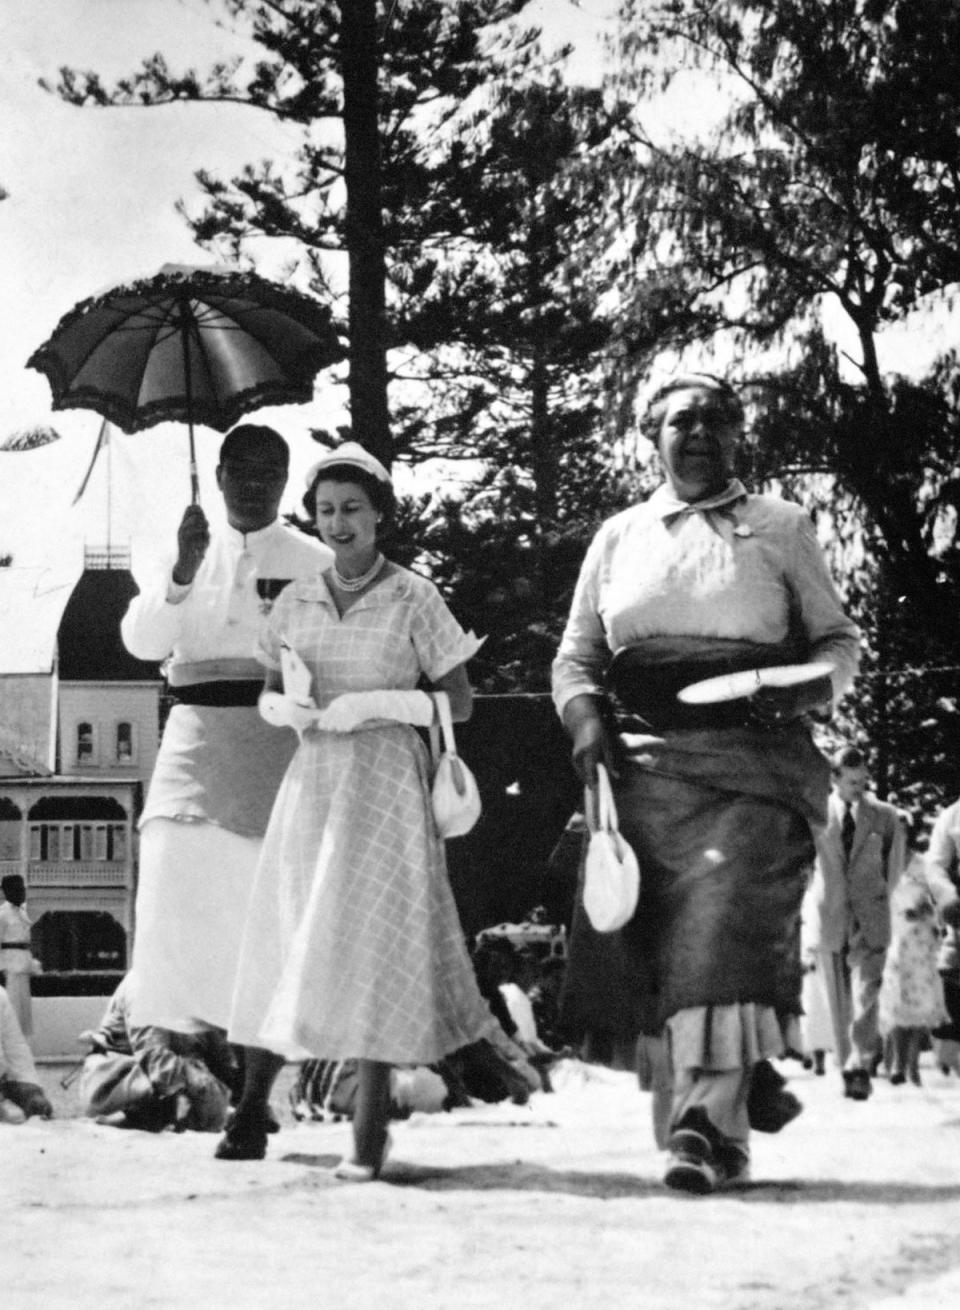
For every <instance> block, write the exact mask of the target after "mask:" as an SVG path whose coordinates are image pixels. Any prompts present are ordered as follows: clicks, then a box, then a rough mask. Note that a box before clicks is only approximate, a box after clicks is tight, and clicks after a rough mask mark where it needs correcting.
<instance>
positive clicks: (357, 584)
mask: <svg viewBox="0 0 960 1310" xmlns="http://www.w3.org/2000/svg"><path fill="white" fill-rule="evenodd" d="M386 562H387V561H386V558H385V557H384V556H383V555H381V554H380V552H379V551H377V558H376V559H375V560H374V561H373V563H372V564H371V565H370V567H369V568H368V569H367V571H366V573H361V574H360V576H359V577H358V578H345V577H343V576H342V575H341V573H340V570H339V569H338V568H337V566H336V564H334V566H333V576H334V577H335V578H336V580H337V586H338V587H339V588H340V590H341V591H362V590H363V588H364V587H365V586H366V585H367V584H368V583H369V582H372V581H373V580H374V578H375V577H376V576H377V574H378V573H379V572H380V570H381V569H382V568H383V566H384V564H386Z"/></svg>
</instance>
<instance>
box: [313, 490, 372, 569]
mask: <svg viewBox="0 0 960 1310" xmlns="http://www.w3.org/2000/svg"><path fill="white" fill-rule="evenodd" d="M316 496H317V531H318V532H319V533H320V536H321V538H322V540H323V543H324V545H326V546H329V547H330V549H331V550H332V551H334V552H335V554H336V556H337V562H338V564H339V563H341V562H342V563H344V564H348V563H353V564H355V565H363V566H364V567H366V565H368V564H370V563H371V562H372V560H373V557H374V555H375V554H376V550H377V525H378V524H379V522H380V518H381V515H380V513H379V511H378V510H377V509H375V508H374V506H373V504H372V502H371V500H370V497H369V496H368V495H367V492H366V490H365V489H364V488H363V487H362V486H360V485H359V483H356V482H335V481H333V479H326V480H321V481H320V482H318V483H317V490H316ZM359 571H361V572H362V571H363V570H362V569H360V570H359Z"/></svg>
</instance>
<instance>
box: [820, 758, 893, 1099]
mask: <svg viewBox="0 0 960 1310" xmlns="http://www.w3.org/2000/svg"><path fill="white" fill-rule="evenodd" d="M832 768H833V790H832V792H831V794H830V799H829V803H828V812H829V817H828V820H827V826H826V827H825V828H823V829H821V830H820V832H819V833H818V834H816V847H817V862H816V868H815V870H814V882H813V887H812V888H811V893H812V894H811V900H812V903H813V906H814V914H815V924H814V932H815V933H816V949H817V954H818V961H817V963H818V966H819V967H820V968H821V969H822V970H823V977H824V980H825V982H826V985H827V995H828V999H829V1002H830V1012H831V1017H832V1019H833V1027H834V1033H835V1037H836V1051H837V1058H838V1059H839V1060H840V1062H841V1066H842V1069H843V1082H844V1095H845V1096H849V1097H850V1098H851V1099H852V1100H855V1101H865V1100H866V1099H867V1097H868V1096H869V1095H870V1092H871V1090H872V1089H871V1083H870V1073H871V1069H872V1068H873V1067H874V1064H875V1061H876V1059H877V1057H878V1056H879V1054H880V1051H881V1040H880V1033H879V1029H878V1027H877V1001H878V997H879V993H880V980H881V977H882V975H883V963H884V959H885V956H886V952H887V946H888V945H889V942H890V892H891V890H892V888H893V885H894V884H895V883H896V881H897V879H898V878H899V876H900V874H901V873H902V871H903V869H904V867H905V865H906V861H907V829H906V821H905V816H904V815H903V814H902V813H901V811H900V810H898V809H897V808H896V807H895V806H893V805H888V804H887V803H886V802H885V801H879V800H877V798H876V797H875V796H874V795H872V794H871V793H870V792H868V791H867V783H868V781H869V771H868V769H867V762H866V759H865V758H864V755H863V753H862V752H861V751H859V750H857V749H856V747H853V746H846V747H843V748H842V749H841V750H839V751H838V752H837V753H836V755H835V756H834V758H833V761H832Z"/></svg>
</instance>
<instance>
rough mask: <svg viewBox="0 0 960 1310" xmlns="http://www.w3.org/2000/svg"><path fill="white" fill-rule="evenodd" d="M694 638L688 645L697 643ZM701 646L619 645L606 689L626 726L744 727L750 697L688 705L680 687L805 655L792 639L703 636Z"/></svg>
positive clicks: (661, 728)
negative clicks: (679, 696) (681, 697)
mask: <svg viewBox="0 0 960 1310" xmlns="http://www.w3.org/2000/svg"><path fill="white" fill-rule="evenodd" d="M693 644H694V643H693V642H690V643H689V645H691V646H692V645H693ZM698 644H700V646H701V648H700V649H698V650H695V651H694V650H690V651H683V650H680V651H678V650H676V649H670V646H669V644H668V643H667V642H665V641H663V640H658V639H653V640H648V641H645V642H638V643H637V644H636V645H634V646H624V647H623V648H622V649H621V650H619V651H617V653H616V654H615V655H614V657H613V660H612V661H611V663H610V665H609V667H608V669H607V673H606V688H607V695H608V698H609V700H610V704H611V708H612V710H613V714H614V718H615V720H616V723H617V727H618V728H619V729H620V731H622V732H643V731H650V730H651V729H652V730H653V731H654V732H665V731H667V730H670V729H678V728H690V729H711V728H742V727H746V726H749V725H750V723H751V715H750V700H749V698H748V697H744V698H741V699H739V700H732V701H723V702H720V703H717V704H712V705H688V704H686V703H685V702H684V701H681V700H678V699H677V693H678V692H679V691H681V690H682V688H684V687H687V686H689V685H690V684H691V683H694V682H700V681H702V680H703V679H705V678H716V677H720V676H722V675H723V674H729V673H739V672H741V671H742V670H744V669H752V668H764V667H770V666H771V665H774V664H792V663H795V662H797V661H798V660H799V659H802V658H803V656H802V655H801V653H800V651H799V650H798V649H797V646H796V645H795V644H794V643H792V642H778V643H776V644H770V645H761V644H758V643H755V642H741V641H724V640H722V639H714V640H704V641H703V642H702V643H698Z"/></svg>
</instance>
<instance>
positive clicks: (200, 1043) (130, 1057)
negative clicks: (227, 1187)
mask: <svg viewBox="0 0 960 1310" xmlns="http://www.w3.org/2000/svg"><path fill="white" fill-rule="evenodd" d="M134 986H135V983H134V979H133V975H132V974H129V973H128V974H127V976H126V977H125V978H124V979H123V980H122V982H121V983H120V985H119V987H118V988H117V990H116V991H115V992H114V994H113V996H112V997H111V998H110V1003H109V1005H108V1006H107V1009H106V1011H105V1013H104V1016H103V1019H102V1020H101V1022H100V1026H99V1027H98V1028H96V1029H94V1030H92V1031H87V1032H83V1033H81V1034H80V1040H81V1041H87V1042H89V1043H90V1047H91V1050H90V1054H89V1055H88V1056H87V1058H86V1059H85V1060H84V1062H83V1069H82V1071H81V1073H80V1084H79V1096H80V1103H81V1106H82V1109H83V1112H84V1114H86V1115H89V1116H91V1117H92V1118H98V1119H102V1120H108V1121H111V1122H115V1123H116V1124H117V1126H122V1127H125V1128H142V1129H144V1130H146V1131H148V1132H161V1131H162V1130H163V1129H164V1128H174V1129H175V1130H176V1131H177V1132H182V1131H183V1130H184V1129H187V1128H192V1129H195V1130H196V1131H197V1132H207V1133H216V1132H219V1131H220V1130H221V1129H222V1128H223V1126H224V1124H225V1123H226V1120H227V1113H228V1110H229V1106H230V1092H229V1090H228V1087H227V1085H226V1083H225V1082H224V1081H221V1078H226V1079H230V1080H233V1079H235V1078H236V1076H237V1075H236V1070H235V1069H234V1068H233V1067H232V1063H231V1053H230V1049H229V1047H228V1046H227V1043H226V1041H225V1039H224V1038H223V1037H222V1036H221V1035H220V1034H218V1033H216V1032H214V1031H212V1030H209V1029H208V1030H205V1031H203V1032H198V1033H190V1034H188V1033H179V1032H172V1031H170V1030H169V1029H167V1028H157V1027H153V1026H149V1027H142V1028H134V1027H131V1025H130V997H131V992H132V990H133V987H134ZM211 1066H212V1067H213V1068H215V1069H216V1070H217V1072H218V1073H219V1074H220V1075H221V1077H218V1076H217V1075H216V1074H214V1073H213V1072H212V1071H211Z"/></svg>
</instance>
